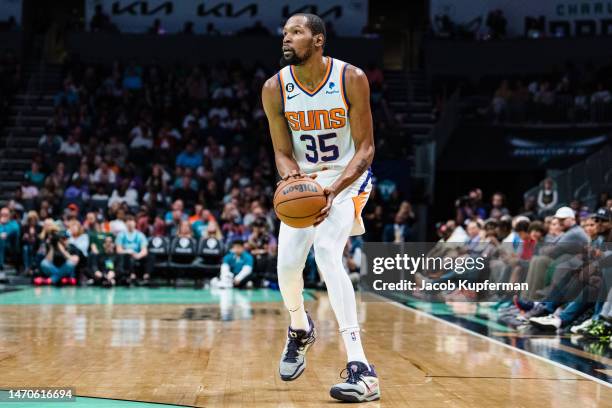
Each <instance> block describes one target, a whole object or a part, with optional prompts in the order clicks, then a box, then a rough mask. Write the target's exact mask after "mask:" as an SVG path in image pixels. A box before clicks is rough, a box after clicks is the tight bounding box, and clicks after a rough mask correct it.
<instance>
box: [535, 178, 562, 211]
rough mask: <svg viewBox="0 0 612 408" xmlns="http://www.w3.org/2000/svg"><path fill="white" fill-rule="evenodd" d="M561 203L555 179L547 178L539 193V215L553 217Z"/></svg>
mask: <svg viewBox="0 0 612 408" xmlns="http://www.w3.org/2000/svg"><path fill="white" fill-rule="evenodd" d="M558 201H559V194H558V193H557V189H556V187H555V185H554V182H553V179H552V178H550V177H547V178H546V179H545V180H544V182H543V183H542V188H541V189H540V191H538V215H539V216H540V217H545V216H547V215H551V214H552V213H553V211H554V210H555V207H556V206H557V202H558Z"/></svg>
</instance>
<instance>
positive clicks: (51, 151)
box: [38, 126, 63, 170]
mask: <svg viewBox="0 0 612 408" xmlns="http://www.w3.org/2000/svg"><path fill="white" fill-rule="evenodd" d="M62 143H63V140H62V137H61V136H60V135H59V134H57V131H56V128H55V126H49V127H48V129H47V131H46V132H45V134H43V135H42V136H41V137H40V140H39V141H38V150H39V151H40V153H41V155H42V162H43V166H44V168H45V169H46V170H49V169H52V168H53V167H54V166H55V161H56V158H57V155H58V152H59V150H60V148H61V147H62Z"/></svg>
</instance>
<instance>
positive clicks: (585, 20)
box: [429, 0, 612, 36]
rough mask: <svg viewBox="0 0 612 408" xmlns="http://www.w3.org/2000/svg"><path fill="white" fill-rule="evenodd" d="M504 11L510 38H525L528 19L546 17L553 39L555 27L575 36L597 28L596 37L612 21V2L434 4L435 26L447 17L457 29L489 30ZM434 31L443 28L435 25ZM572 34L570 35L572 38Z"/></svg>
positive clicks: (446, 0) (434, 0)
mask: <svg viewBox="0 0 612 408" xmlns="http://www.w3.org/2000/svg"><path fill="white" fill-rule="evenodd" d="M497 9H499V10H502V12H503V13H504V16H505V17H506V19H507V20H508V26H507V31H508V35H509V36H516V35H522V34H523V33H524V31H525V18H526V17H532V18H536V19H537V18H540V17H544V19H545V27H546V34H547V35H552V34H554V33H551V32H550V28H551V26H552V27H553V28H554V27H555V26H558V25H559V24H566V26H567V27H568V28H569V30H570V32H569V33H575V31H576V24H578V25H579V27H578V28H579V29H580V27H581V26H582V25H584V24H589V25H592V26H593V27H594V29H595V30H596V33H598V32H600V31H601V29H602V27H604V26H606V25H609V24H610V23H611V21H610V20H611V19H612V1H609V0H581V1H571V0H537V1H534V0H461V1H457V0H431V7H430V9H429V10H430V17H431V21H432V23H433V22H435V20H436V17H437V16H441V15H447V16H448V17H450V19H451V20H452V21H453V22H454V23H455V24H457V25H461V26H464V27H468V26H469V27H477V26H478V22H479V21H480V25H479V27H480V28H481V29H485V27H486V18H487V15H488V14H489V12H490V11H492V10H497ZM432 26H433V27H434V30H437V29H438V28H439V26H438V25H436V24H433V25H432ZM569 33H568V34H569Z"/></svg>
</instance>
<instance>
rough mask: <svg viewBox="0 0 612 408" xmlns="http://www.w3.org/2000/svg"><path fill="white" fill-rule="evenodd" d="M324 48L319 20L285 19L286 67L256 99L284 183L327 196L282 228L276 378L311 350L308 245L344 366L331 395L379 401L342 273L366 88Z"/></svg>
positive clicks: (369, 135)
mask: <svg viewBox="0 0 612 408" xmlns="http://www.w3.org/2000/svg"><path fill="white" fill-rule="evenodd" d="M325 40H326V34H325V23H324V22H323V21H322V20H321V18H319V17H318V16H316V15H313V14H302V13H300V14H295V15H293V16H291V18H289V20H287V22H286V24H285V26H284V28H283V47H282V50H283V56H282V58H281V64H282V65H283V66H284V68H282V69H281V70H280V71H279V72H278V73H277V74H276V75H275V76H273V77H271V78H269V79H268V80H267V81H266V83H265V85H264V87H263V91H262V99H263V106H264V110H265V112H266V116H267V117H268V123H269V126H270V133H271V136H272V144H273V146H274V152H275V160H276V167H277V169H278V172H279V174H280V176H281V178H282V180H287V179H289V178H292V177H304V176H309V177H312V178H315V177H316V179H317V181H318V182H319V184H320V185H321V186H322V187H323V188H324V191H325V194H326V196H327V205H326V206H325V207H324V208H323V209H322V210H321V213H320V215H319V216H318V218H317V219H316V221H315V225H314V226H312V227H308V228H292V227H290V226H288V225H286V224H284V223H281V226H280V231H279V240H278V242H279V245H278V283H279V286H280V290H281V293H282V296H283V301H284V303H285V306H286V308H287V309H288V310H289V315H290V317H291V323H290V326H289V329H288V336H287V342H286V345H285V349H284V350H283V353H282V356H281V360H280V367H279V372H280V376H281V379H283V380H284V381H292V380H295V379H297V378H298V377H299V376H300V375H301V374H302V372H303V371H304V369H305V367H306V360H305V357H306V352H307V350H308V348H309V347H310V346H311V345H312V344H313V343H314V341H315V328H314V324H313V321H312V319H311V318H310V316H308V315H307V314H306V311H305V310H304V299H303V297H302V291H303V288H304V282H303V279H302V270H303V269H304V263H305V260H306V256H307V255H308V252H309V250H310V247H311V246H312V245H314V251H315V259H316V262H317V266H318V268H319V270H320V271H321V274H322V275H323V278H324V280H325V283H326V286H327V292H328V296H329V300H330V303H331V305H332V308H333V310H334V314H335V315H336V319H337V321H338V325H339V328H340V333H341V335H342V339H343V341H344V345H345V348H346V352H347V359H348V364H347V367H346V370H347V377H346V382H344V383H340V384H336V385H334V386H333V387H332V388H331V390H330V395H331V396H332V397H333V398H335V399H338V400H341V401H350V402H362V401H372V400H376V399H379V398H380V390H379V386H378V378H377V376H376V373H375V371H374V367H372V366H371V365H370V364H369V362H368V360H367V359H366V356H365V354H364V351H363V347H362V345H361V337H360V333H359V323H358V321H357V310H356V304H355V293H354V291H353V286H352V284H351V281H350V279H349V277H348V275H347V273H346V272H345V270H344V268H343V265H342V252H343V249H344V245H345V244H346V241H347V239H348V238H349V236H350V235H360V234H363V233H364V232H365V230H364V227H363V221H362V219H361V210H362V208H363V206H364V205H365V202H366V201H367V199H368V196H369V193H370V190H371V188H372V186H371V177H372V173H371V172H370V169H369V167H370V164H371V163H372V159H373V156H374V136H373V131H372V114H371V112H370V89H369V85H368V80H367V78H366V76H365V74H364V72H363V71H362V70H360V69H358V68H356V67H354V66H351V65H349V64H347V63H345V62H343V61H340V60H337V59H334V58H331V57H328V56H324V55H323V48H324V46H325Z"/></svg>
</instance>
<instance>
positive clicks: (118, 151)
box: [104, 135, 128, 167]
mask: <svg viewBox="0 0 612 408" xmlns="http://www.w3.org/2000/svg"><path fill="white" fill-rule="evenodd" d="M104 158H105V160H109V159H113V160H114V161H115V163H117V165H118V166H119V167H124V166H125V163H126V160H127V158H128V148H127V146H126V145H125V143H123V142H122V141H120V140H119V137H117V135H112V136H111V137H110V141H109V142H108V144H107V145H106V146H105V147H104Z"/></svg>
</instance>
